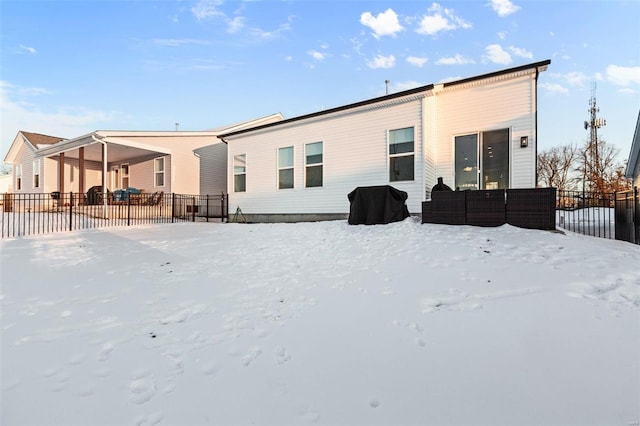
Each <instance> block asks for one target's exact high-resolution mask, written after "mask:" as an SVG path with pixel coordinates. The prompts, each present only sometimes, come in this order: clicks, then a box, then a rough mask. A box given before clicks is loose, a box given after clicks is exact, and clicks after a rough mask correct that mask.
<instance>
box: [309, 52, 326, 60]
mask: <svg viewBox="0 0 640 426" xmlns="http://www.w3.org/2000/svg"><path fill="white" fill-rule="evenodd" d="M307 54H309V56H311V57H312V58H313V59H315V60H316V61H322V60H323V59H324V58H325V57H326V55H325V54H324V53H322V52H318V51H317V50H310V51H308V52H307Z"/></svg>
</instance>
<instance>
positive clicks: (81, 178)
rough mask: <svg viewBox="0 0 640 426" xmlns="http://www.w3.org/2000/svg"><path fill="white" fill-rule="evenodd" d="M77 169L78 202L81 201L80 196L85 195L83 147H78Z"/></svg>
mask: <svg viewBox="0 0 640 426" xmlns="http://www.w3.org/2000/svg"><path fill="white" fill-rule="evenodd" d="M78 157H79V158H78V162H79V164H78V167H79V168H80V175H79V176H78V193H79V195H80V199H79V200H78V201H79V202H80V201H82V194H84V193H85V190H84V147H80V154H79V156H78Z"/></svg>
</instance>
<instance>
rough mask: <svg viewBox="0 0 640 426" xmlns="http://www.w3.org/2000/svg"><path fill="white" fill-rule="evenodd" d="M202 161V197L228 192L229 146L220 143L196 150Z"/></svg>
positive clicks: (200, 192)
mask: <svg viewBox="0 0 640 426" xmlns="http://www.w3.org/2000/svg"><path fill="white" fill-rule="evenodd" d="M196 153H197V156H198V158H199V159H200V166H199V167H200V185H199V187H200V191H199V192H197V193H199V194H201V195H220V194H221V193H223V192H227V144H225V143H223V142H218V143H215V144H213V145H209V146H206V147H203V148H199V149H197V150H196Z"/></svg>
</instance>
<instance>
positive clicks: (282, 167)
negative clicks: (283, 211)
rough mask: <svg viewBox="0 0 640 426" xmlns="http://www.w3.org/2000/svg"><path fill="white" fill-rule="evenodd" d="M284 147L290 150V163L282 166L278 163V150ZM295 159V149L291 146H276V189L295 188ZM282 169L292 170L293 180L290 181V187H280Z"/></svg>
mask: <svg viewBox="0 0 640 426" xmlns="http://www.w3.org/2000/svg"><path fill="white" fill-rule="evenodd" d="M284 149H290V150H291V154H292V155H291V157H292V159H291V165H290V166H283V165H281V164H280V151H282V150H284ZM295 160H296V150H295V148H294V147H293V146H283V147H282V148H278V183H277V186H278V190H280V189H284V190H286V189H294V188H295V186H296V185H295V162H296V161H295ZM283 170H292V171H293V174H294V175H293V180H292V182H291V187H286V188H282V187H280V172H281V171H283Z"/></svg>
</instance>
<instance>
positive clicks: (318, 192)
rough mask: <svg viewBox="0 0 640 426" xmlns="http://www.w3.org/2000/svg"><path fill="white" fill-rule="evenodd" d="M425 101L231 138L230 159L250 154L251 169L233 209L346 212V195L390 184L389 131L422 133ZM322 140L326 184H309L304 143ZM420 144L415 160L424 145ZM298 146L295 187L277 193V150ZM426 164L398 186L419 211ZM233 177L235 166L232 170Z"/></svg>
mask: <svg viewBox="0 0 640 426" xmlns="http://www.w3.org/2000/svg"><path fill="white" fill-rule="evenodd" d="M420 117H421V101H420V99H419V98H417V97H416V98H412V99H410V100H408V101H406V102H398V101H397V100H396V102H394V103H390V104H389V105H386V106H384V107H376V108H365V109H362V110H358V111H348V112H347V113H344V114H338V115H337V116H333V115H327V116H325V117H322V118H319V119H316V120H314V122H313V123H303V122H302V121H301V122H295V123H291V124H290V125H284V126H276V127H275V128H274V129H265V130H264V131H259V132H255V133H253V132H252V133H247V134H241V135H238V136H236V137H234V136H231V137H229V138H225V139H228V140H229V158H230V159H233V156H234V155H238V154H243V153H245V152H246V153H247V154H249V153H250V154H251V159H252V160H251V173H250V174H249V175H247V192H246V193H242V194H234V196H233V197H232V198H231V201H230V203H231V205H230V208H231V210H233V209H234V208H235V207H236V205H237V206H240V207H241V208H242V211H243V212H244V213H256V214H257V213H260V214H267V213H273V214H281V213H292V214H295V213H348V212H349V200H348V199H347V195H348V194H349V192H351V191H353V190H354V189H355V188H356V187H357V186H372V185H386V184H388V182H389V170H388V165H387V164H388V153H387V151H388V148H387V133H388V130H389V129H401V128H406V127H414V129H415V138H416V141H417V140H419V138H420V137H421V135H422V127H421V125H420ZM318 141H322V147H323V153H322V154H323V155H322V169H323V170H322V187H316V188H306V187H305V168H306V164H305V145H306V144H309V143H315V142H318ZM419 145H420V144H418V143H416V148H415V149H416V151H415V157H416V163H420V162H421V161H419V159H420V158H422V149H421V147H420V146H419ZM283 146H293V147H294V152H295V155H294V188H293V189H291V190H287V191H278V190H277V186H276V185H274V184H273V182H277V181H278V176H277V172H278V170H277V168H276V167H274V166H273V165H274V164H276V163H277V151H278V150H277V148H278V147H283ZM422 170H423V167H422V165H421V164H420V165H416V170H415V180H414V181H411V182H396V183H394V185H393V186H394V187H396V188H397V189H400V190H402V191H406V192H408V194H409V200H408V206H409V210H410V211H411V212H420V211H421V201H422V199H423V197H424V187H423V185H422V183H421V182H422ZM229 173H230V175H229V176H230V178H231V177H232V176H233V168H232V167H230V168H229Z"/></svg>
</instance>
